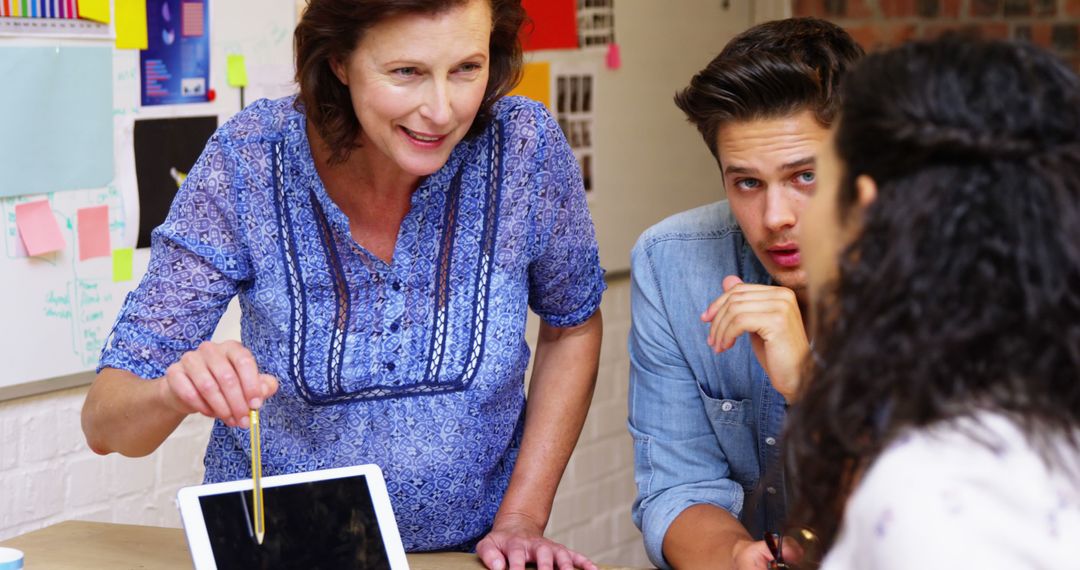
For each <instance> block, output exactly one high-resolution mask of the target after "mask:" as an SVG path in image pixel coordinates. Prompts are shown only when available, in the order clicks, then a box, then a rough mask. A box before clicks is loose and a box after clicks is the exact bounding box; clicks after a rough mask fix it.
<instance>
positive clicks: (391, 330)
mask: <svg viewBox="0 0 1080 570" xmlns="http://www.w3.org/2000/svg"><path fill="white" fill-rule="evenodd" d="M399 328H401V327H399V326H398V324H397V323H393V324H391V325H390V332H398V329H399Z"/></svg>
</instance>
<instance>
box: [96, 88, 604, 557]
mask: <svg viewBox="0 0 1080 570" xmlns="http://www.w3.org/2000/svg"><path fill="white" fill-rule="evenodd" d="M495 111H496V112H495V119H494V120H493V121H492V123H491V125H490V126H489V127H488V128H487V129H486V130H485V131H484V132H483V134H482V135H480V136H478V137H475V138H473V139H467V140H465V141H463V142H462V143H460V144H459V145H458V146H457V148H455V149H454V151H453V153H452V154H451V155H450V159H449V161H448V162H447V163H446V165H445V166H443V168H442V169H441V170H439V171H438V172H436V173H435V174H433V175H431V176H429V177H427V178H426V179H425V180H424V181H423V183H422V184H421V185H420V187H419V188H418V189H417V190H416V192H415V193H414V194H413V196H412V205H411V208H410V210H409V212H408V214H407V215H406V216H405V219H404V221H403V222H402V224H401V229H400V231H399V235H398V240H397V245H396V248H395V251H394V257H393V263H392V264H387V263H385V262H383V261H381V260H380V259H378V258H377V257H375V256H374V255H372V254H370V253H369V252H367V251H365V250H364V249H363V248H362V247H360V246H359V245H357V244H356V242H355V241H354V240H353V239H352V237H351V234H350V232H349V221H348V219H347V218H346V216H345V215H344V213H342V211H341V210H340V209H339V208H338V207H337V205H335V204H334V202H333V201H332V200H331V199H330V198H329V196H328V195H327V193H326V189H325V188H324V187H323V185H322V182H321V180H320V179H319V177H318V175H317V174H316V171H315V163H314V162H313V160H312V156H311V150H310V148H309V146H308V139H307V136H306V134H305V118H304V115H303V114H302V113H300V112H298V111H296V110H295V109H294V108H293V105H292V99H291V98H286V99H279V100H276V101H268V100H261V101H258V102H257V103H255V104H253V105H251V106H250V107H249V108H247V109H245V110H244V111H243V112H241V113H240V114H238V115H237V116H236V117H234V118H233V119H231V120H230V121H228V122H227V123H226V124H225V125H224V126H222V127H221V128H220V129H218V131H217V133H215V134H214V136H213V137H212V138H211V139H210V141H209V143H208V144H207V146H206V149H205V151H204V152H203V154H202V156H201V157H200V158H199V160H198V162H197V163H196V165H195V167H194V168H193V169H192V171H191V172H190V174H189V176H188V178H187V180H186V181H185V183H184V184H183V187H182V188H181V189H180V191H179V193H178V194H177V196H176V199H175V200H174V201H173V204H172V209H171V211H170V213H169V216H168V219H167V220H166V221H165V223H164V224H162V225H161V226H160V227H158V228H157V229H156V230H155V231H154V234H153V240H152V243H153V245H152V254H151V260H150V267H149V270H148V272H147V274H146V276H145V277H144V278H143V280H142V282H141V283H140V284H139V286H138V288H137V289H136V290H135V291H133V292H132V293H131V294H130V295H129V296H128V298H127V300H126V301H125V303H124V307H123V309H122V310H121V313H120V316H119V317H118V318H117V322H116V325H115V327H114V329H113V332H112V336H111V338H110V341H109V343H107V345H106V347H105V349H104V351H103V352H102V356H101V362H100V365H99V366H100V367H106V366H108V367H113V368H120V369H124V370H129V371H131V372H133V373H135V374H137V375H139V376H141V377H144V378H157V377H160V376H162V375H163V374H164V372H165V369H166V368H167V367H168V366H169V365H170V364H172V363H174V362H176V361H177V360H178V359H179V358H180V356H181V354H183V353H184V352H186V351H190V350H193V349H195V348H196V347H197V346H198V344H199V343H200V342H201V341H203V340H205V339H207V338H209V337H210V335H211V333H212V332H213V330H214V327H215V326H216V324H217V322H218V320H219V318H220V317H221V314H222V312H223V311H224V310H225V307H226V305H227V304H228V303H229V300H230V299H231V298H232V297H233V296H234V295H239V296H240V306H241V308H242V312H243V316H242V320H241V328H242V336H243V343H244V345H245V346H247V347H248V348H249V349H250V350H251V351H252V352H253V353H254V355H255V358H256V360H257V361H258V363H259V367H260V369H261V370H262V371H263V372H265V373H268V374H273V375H275V376H276V377H277V378H278V379H279V380H280V381H281V389H280V391H279V393H278V394H277V395H275V396H274V397H273V398H271V399H270V400H269V401H268V402H267V403H266V405H265V406H264V408H263V412H262V414H261V421H262V436H263V456H264V459H263V465H264V472H265V474H267V475H274V474H281V473H290V472H296V471H309V470H313V469H324V468H331V467H342V466H347V465H354V464H360V463H376V464H378V465H379V466H380V467H382V469H383V472H384V473H385V475H386V479H387V485H388V488H389V491H390V495H391V498H392V501H393V505H394V512H395V514H396V515H397V519H398V524H399V526H400V529H401V535H402V539H403V541H404V543H405V547H406V549H408V550H434V549H444V548H468V545H470V544H472V543H473V542H474V541H475V540H477V539H478V538H480V537H481V536H482V535H483V534H484V533H485V532H486V531H487V530H488V529H489V527H490V525H491V521H492V519H493V518H494V515H495V511H496V510H497V509H498V506H499V503H500V501H501V499H502V496H503V493H504V492H505V490H506V486H507V484H508V482H509V478H510V472H511V470H512V469H513V466H514V461H515V459H516V457H517V452H518V447H519V443H520V440H521V434H522V427H523V421H524V413H523V412H524V401H525V398H524V391H523V385H524V374H525V368H526V365H527V363H528V360H529V349H528V346H527V345H526V343H525V340H524V331H525V315H526V305H528V306H530V307H532V309H533V310H534V311H535V312H536V313H537V314H539V315H540V316H541V317H542V318H543V319H544V320H545V321H546V322H547V323H549V324H551V325H553V326H557V327H567V326H572V325H577V324H580V323H582V322H584V321H585V320H586V319H588V318H589V317H590V316H591V315H592V314H593V313H594V312H595V311H596V309H597V308H598V307H599V305H600V297H601V294H602V293H603V290H604V288H605V285H604V280H603V270H602V269H601V268H600V265H599V261H598V256H597V247H596V240H595V235H594V231H593V226H592V220H591V218H590V216H589V211H588V207H587V205H586V201H585V193H584V190H583V187H582V182H581V177H580V172H579V170H578V166H577V162H576V160H575V159H574V156H573V154H572V152H571V150H570V148H569V146H568V145H567V143H566V140H565V139H564V137H563V135H562V133H561V131H560V130H559V127H558V125H557V124H556V123H555V121H554V120H553V119H552V118H551V116H550V115H549V114H548V113H547V111H546V110H545V108H544V107H543V106H542V105H540V104H538V103H535V102H532V101H529V100H527V99H523V98H519V97H508V98H505V99H503V100H501V101H500V102H499V103H498V104H497V105H496V106H495ZM205 463H206V482H217V481H227V480H234V479H243V478H247V477H250V476H251V475H250V473H251V471H250V460H249V444H248V437H247V432H246V431H245V430H241V429H239V428H235V429H234V428H228V427H226V426H225V425H224V424H223V423H221V422H220V421H218V422H216V423H215V424H214V428H213V432H212V434H211V437H210V443H209V446H208V448H207V451H206V458H205Z"/></svg>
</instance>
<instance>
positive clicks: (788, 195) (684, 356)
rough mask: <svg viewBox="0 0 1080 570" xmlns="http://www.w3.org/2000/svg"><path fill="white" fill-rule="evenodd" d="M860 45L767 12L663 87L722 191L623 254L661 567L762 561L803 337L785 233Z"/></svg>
mask: <svg viewBox="0 0 1080 570" xmlns="http://www.w3.org/2000/svg"><path fill="white" fill-rule="evenodd" d="M861 55H862V49H861V48H859V46H858V44H856V43H855V41H854V40H853V39H852V38H851V36H850V35H848V33H847V32H845V31H844V30H843V29H841V28H839V27H838V26H836V25H835V24H831V23H829V22H826V21H823V20H818V19H812V18H793V19H787V20H778V21H775V22H768V23H765V24H761V25H758V26H755V27H753V28H751V29H749V30H747V31H745V32H743V33H742V34H740V35H739V36H738V37H736V38H734V39H733V40H731V41H730V42H729V43H728V45H727V46H725V47H724V49H723V50H722V51H721V52H720V54H719V55H718V56H716V58H714V59H713V61H712V62H711V63H709V65H708V66H707V67H706V68H705V69H703V70H702V71H701V72H699V73H698V74H697V75H695V76H694V78H693V79H692V80H691V82H690V85H689V86H688V87H687V88H686V89H684V90H683V91H681V92H680V93H679V94H678V95H677V96H676V98H675V102H676V104H677V105H678V106H679V108H680V109H681V110H682V111H683V112H685V113H686V116H687V118H688V119H689V120H690V122H692V123H693V124H694V125H695V126H696V127H697V128H698V131H699V132H700V133H701V136H702V138H703V139H704V140H705V144H706V145H707V146H708V148H709V150H710V151H711V152H712V154H713V155H714V156H715V157H716V160H717V163H718V165H719V166H720V171H721V174H722V177H723V183H724V189H725V190H726V193H727V199H726V200H723V201H719V202H716V203H713V204H709V205H707V206H703V207H700V208H696V209H694V210H690V211H687V212H682V213H680V214H676V215H675V216H672V217H670V218H668V219H667V220H664V221H662V222H660V223H658V224H657V225H655V226H653V227H652V228H650V229H648V230H647V231H646V232H645V233H644V234H643V235H642V236H641V238H640V239H639V240H638V243H637V245H636V246H635V247H634V250H633V253H632V254H631V267H632V269H631V274H632V275H631V277H632V280H631V314H632V325H631V332H630V341H629V350H630V398H629V400H630V410H629V412H630V414H629V430H630V433H631V435H632V436H633V439H634V458H635V465H634V470H635V479H636V482H637V487H638V496H637V499H636V500H635V502H634V506H633V517H634V523H635V524H636V525H637V526H638V528H640V529H641V532H642V535H643V536H644V540H645V550H646V552H647V553H648V555H649V558H650V559H651V560H652V561H653V563H654V564H656V565H657V566H659V567H661V568H671V567H674V568H759V567H761V566H763V565H764V564H765V563H767V562H768V561H770V560H772V559H773V557H772V554H771V553H770V551H769V549H768V548H767V545H766V544H765V543H764V542H763V541H762V537H763V533H764V532H765V531H766V530H779V529H780V528H781V527H782V524H783V521H784V517H785V513H786V510H787V506H786V504H787V502H786V496H785V482H784V474H783V469H782V461H781V456H780V447H779V445H778V444H779V440H780V432H781V429H782V428H783V425H784V418H785V416H786V413H787V407H788V404H789V403H790V402H791V401H792V400H793V399H794V397H795V394H796V391H797V387H798V384H797V379H798V371H799V370H798V368H799V365H800V363H801V362H802V359H803V357H804V355H805V353H806V349H807V345H808V339H807V334H806V330H805V325H804V320H803V307H804V305H805V275H804V272H803V269H802V263H801V261H800V251H799V247H798V245H797V243H796V241H795V236H796V235H797V233H798V229H799V218H800V215H801V213H802V209H803V207H804V206H805V204H806V201H807V199H808V198H809V196H810V195H811V194H813V192H814V187H815V185H816V182H815V174H814V169H815V167H814V164H815V159H816V156H817V152H818V149H819V147H820V146H821V144H822V142H823V141H824V140H825V137H826V135H827V133H828V129H829V126H830V125H831V123H832V121H833V117H834V115H835V113H836V110H837V108H838V104H839V98H838V96H837V94H838V89H839V82H840V78H841V77H842V76H843V74H844V73H845V72H846V70H847V69H848V68H849V67H850V66H851V65H853V64H854V63H855V61H857V60H858V59H859V57H860V56H861ZM703 321H704V323H703ZM705 323H708V324H709V325H710V326H709V327H705V326H704V325H705ZM707 332H708V334H706V333H707ZM706 337H707V338H706Z"/></svg>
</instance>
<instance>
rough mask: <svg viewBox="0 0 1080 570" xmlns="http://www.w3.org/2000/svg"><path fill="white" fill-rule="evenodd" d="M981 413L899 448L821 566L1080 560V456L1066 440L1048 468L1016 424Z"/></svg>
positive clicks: (868, 481)
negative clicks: (1077, 547)
mask: <svg viewBox="0 0 1080 570" xmlns="http://www.w3.org/2000/svg"><path fill="white" fill-rule="evenodd" d="M977 419H978V422H979V423H976V420H973V419H970V418H969V419H966V420H961V421H957V422H952V423H949V424H942V425H939V426H936V427H934V428H932V429H925V430H917V431H913V432H911V433H909V434H908V435H906V436H904V437H901V438H898V440H897V441H896V442H894V443H893V444H892V445H890V446H889V447H888V449H886V450H885V451H884V452H883V453H882V454H881V456H880V457H879V458H878V459H877V461H875V462H874V464H873V465H872V466H871V467H870V469H869V470H868V471H867V473H866V476H865V478H864V479H863V480H862V481H861V482H860V484H859V486H858V488H857V489H856V490H855V493H854V494H853V495H852V496H851V498H850V499H849V500H848V504H847V511H846V514H845V517H844V523H843V526H842V528H841V531H840V534H839V536H838V538H837V541H836V543H835V544H834V546H833V548H832V549H831V550H830V551H829V553H828V555H827V556H826V558H825V561H824V564H823V565H822V569H823V570H842V569H848V568H859V569H871V568H872V569H876V570H891V569H900V568H904V569H910V568H920V569H928V568H950V569H952V568H973V569H974V568H978V569H980V570H986V569H988V568H1002V569H1005V568H1009V569H1013V568H1055V569H1057V568H1077V567H1080V562H1078V557H1077V551H1076V546H1077V545H1078V540H1080V453H1078V451H1077V450H1076V449H1072V448H1070V447H1068V446H1067V445H1066V444H1065V442H1064V437H1059V438H1058V439H1057V448H1058V449H1059V450H1060V453H1061V460H1058V461H1056V462H1055V464H1054V467H1053V468H1049V469H1048V468H1047V464H1046V462H1044V461H1043V460H1042V458H1041V456H1040V455H1039V454H1037V453H1036V450H1035V448H1034V447H1033V446H1032V445H1031V444H1030V443H1029V442H1028V441H1027V439H1026V438H1025V436H1024V434H1023V433H1022V432H1021V431H1020V430H1019V429H1018V427H1017V425H1016V424H1015V423H1014V422H1013V421H1011V420H1009V419H1007V418H1005V417H1004V416H1002V415H1000V414H994V413H989V412H986V413H982V414H980V415H978V416H977ZM973 436H974V437H978V438H979V439H978V440H976V439H974V437H973ZM979 441H982V442H985V443H979ZM1062 465H1070V466H1071V472H1070V471H1067V470H1065V469H1063V468H1062Z"/></svg>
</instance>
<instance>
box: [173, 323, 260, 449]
mask: <svg viewBox="0 0 1080 570" xmlns="http://www.w3.org/2000/svg"><path fill="white" fill-rule="evenodd" d="M159 385H160V394H159V396H160V398H161V400H162V401H163V402H164V403H165V404H166V405H167V406H168V407H170V408H172V409H173V410H176V411H177V412H180V413H182V414H192V413H196V412H197V413H200V414H202V415H204V416H209V417H211V418H218V419H220V420H222V421H223V422H225V424H226V425H228V426H230V427H237V426H239V427H242V428H247V427H249V421H248V412H249V411H250V410H253V409H258V408H259V407H261V406H262V404H263V402H264V401H266V399H267V398H269V397H270V396H272V395H274V393H275V392H277V389H278V381H277V378H274V377H273V376H271V375H269V374H260V373H259V367H258V365H257V364H256V362H255V357H254V356H253V355H252V354H251V351H250V350H248V349H247V348H245V347H244V345H242V344H240V343H239V342H236V341H231V340H230V341H226V342H222V343H215V342H209V341H207V342H204V343H202V344H200V345H199V348H198V349H196V350H193V351H191V352H186V353H184V355H183V356H181V357H180V361H179V362H177V363H175V364H173V365H172V366H170V367H169V368H168V369H167V370H166V371H165V378H164V381H163V382H160V383H159Z"/></svg>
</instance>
